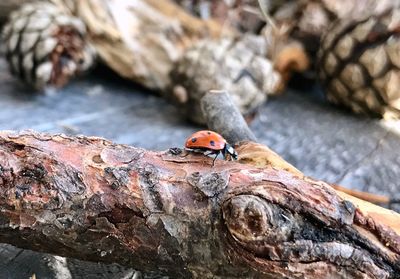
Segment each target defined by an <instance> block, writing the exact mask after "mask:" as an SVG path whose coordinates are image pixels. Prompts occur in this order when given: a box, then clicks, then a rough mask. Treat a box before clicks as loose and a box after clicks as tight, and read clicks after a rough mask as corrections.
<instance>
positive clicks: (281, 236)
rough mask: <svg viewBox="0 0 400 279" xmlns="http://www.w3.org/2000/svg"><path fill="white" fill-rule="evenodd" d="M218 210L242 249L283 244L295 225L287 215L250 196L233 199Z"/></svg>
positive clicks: (282, 210)
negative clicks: (221, 212) (250, 245)
mask: <svg viewBox="0 0 400 279" xmlns="http://www.w3.org/2000/svg"><path fill="white" fill-rule="evenodd" d="M222 211H223V218H224V219H225V224H226V226H227V228H228V230H229V232H230V233H231V234H232V236H234V237H235V239H236V240H238V241H239V242H241V243H242V244H244V245H246V246H247V244H249V243H254V242H260V241H262V242H265V243H275V242H283V241H286V240H288V239H289V238H290V236H291V232H292V229H293V224H295V223H296V222H294V221H293V215H292V214H291V213H290V212H288V211H285V210H284V209H282V208H280V207H279V206H277V205H274V204H270V203H269V202H267V201H266V200H263V199H262V198H260V197H258V196H254V195H239V196H235V197H233V198H231V199H229V200H227V201H226V202H225V203H224V205H223V207H222Z"/></svg>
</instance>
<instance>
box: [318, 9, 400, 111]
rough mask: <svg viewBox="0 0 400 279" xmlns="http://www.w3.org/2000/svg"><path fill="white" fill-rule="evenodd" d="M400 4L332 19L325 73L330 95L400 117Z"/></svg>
mask: <svg viewBox="0 0 400 279" xmlns="http://www.w3.org/2000/svg"><path fill="white" fill-rule="evenodd" d="M399 33H400V9H398V8H396V9H390V10H388V11H387V12H385V13H382V14H381V15H378V16H370V17H367V18H366V19H364V20H357V21H351V22H347V23H344V22H342V23H340V24H334V25H332V28H331V29H329V30H328V31H327V32H326V36H325V37H324V38H323V40H322V48H321V50H320V54H319V63H318V64H319V75H320V79H321V81H322V83H323V85H324V87H325V88H326V91H327V98H328V100H329V101H331V102H333V103H335V104H340V105H344V106H346V107H348V108H350V109H351V110H353V111H354V112H356V113H362V114H369V115H373V116H382V117H384V118H393V117H394V118H399V117H400V91H399V88H400V36H399Z"/></svg>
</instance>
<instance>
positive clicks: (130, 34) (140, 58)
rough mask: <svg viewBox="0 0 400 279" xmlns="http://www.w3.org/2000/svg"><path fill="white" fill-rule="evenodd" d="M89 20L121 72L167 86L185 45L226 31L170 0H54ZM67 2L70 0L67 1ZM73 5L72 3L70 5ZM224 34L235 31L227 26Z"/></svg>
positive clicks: (102, 50) (99, 46)
mask: <svg viewBox="0 0 400 279" xmlns="http://www.w3.org/2000/svg"><path fill="white" fill-rule="evenodd" d="M51 1H53V2H55V3H56V4H58V5H60V6H62V7H64V8H66V10H69V11H72V12H73V13H74V15H76V16H78V17H79V18H80V19H81V20H83V22H84V23H85V24H86V26H87V28H88V30H89V32H90V34H91V42H92V43H93V45H94V47H95V48H96V50H97V51H98V53H99V56H100V58H101V59H102V60H103V61H104V62H105V63H106V64H107V65H108V66H109V67H110V68H112V69H113V70H114V71H115V72H117V73H118V74H119V75H121V76H122V77H125V78H128V79H131V80H133V81H135V82H138V83H140V84H142V85H143V86H146V87H148V88H151V89H156V90H161V91H162V90H166V89H167V88H168V87H169V86H170V83H171V82H170V78H169V72H170V71H171V69H172V68H173V67H174V63H175V62H176V61H177V60H178V59H179V58H180V57H181V56H182V54H183V52H184V50H185V49H186V48H187V47H189V46H191V45H192V44H193V43H194V42H196V41H197V40H199V39H201V38H213V37H214V38H215V37H219V36H221V34H222V25H221V24H219V23H218V22H216V21H213V20H209V21H205V20H200V19H198V18H196V17H194V16H191V15H189V14H188V13H186V12H185V11H184V10H183V9H181V8H180V7H179V6H177V5H176V4H174V3H172V2H171V1H169V0H165V1H156V0H138V1H118V0H110V1H109V0H107V1H106V0H101V1H94V0H88V1H77V0H70V1H69V3H73V4H74V5H71V4H70V5H68V7H66V4H65V3H66V2H65V1H60V0H51ZM67 2H68V1H67ZM71 6H72V7H71ZM224 34H225V35H232V34H233V33H231V31H230V30H225V32H224Z"/></svg>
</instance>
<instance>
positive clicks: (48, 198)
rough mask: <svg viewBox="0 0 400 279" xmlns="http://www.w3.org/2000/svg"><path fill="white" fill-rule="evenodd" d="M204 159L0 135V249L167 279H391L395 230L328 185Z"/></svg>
mask: <svg viewBox="0 0 400 279" xmlns="http://www.w3.org/2000/svg"><path fill="white" fill-rule="evenodd" d="M211 160H212V159H211V158H207V157H204V156H202V155H195V154H185V153H182V152H181V150H179V149H171V150H169V151H166V152H158V153H156V152H150V151H146V150H143V149H138V148H133V147H129V146H125V145H116V144H113V143H111V142H109V141H106V140H104V139H100V138H86V137H75V138H71V137H66V136H62V135H47V134H38V133H34V132H25V133H21V134H14V133H12V132H2V133H0V241H1V242H4V243H10V244H13V245H16V246H19V247H23V248H29V249H33V250H39V251H46V252H50V253H54V254H58V255H64V256H69V257H75V258H80V259H85V260H92V261H104V262H118V263H120V264H122V265H128V266H133V267H135V268H138V269H141V270H147V271H149V270H151V271H154V270H158V271H159V272H160V274H167V275H170V276H172V277H175V278H179V277H185V278H191V277H194V278H196V277H197V278H215V276H221V277H230V278H244V277H250V278H270V277H273V278H287V277H289V278H293V277H295V276H300V277H308V278H327V277H329V278H337V277H339V278H349V277H354V278H398V274H399V273H400V236H399V230H397V231H396V229H393V228H392V229H391V228H389V227H388V226H387V225H385V223H384V222H383V221H381V220H379V219H372V218H371V217H370V216H368V215H367V214H366V213H364V212H362V211H361V210H358V209H357V208H355V206H354V205H353V204H352V203H351V202H349V201H345V200H343V199H342V198H341V197H339V196H338V195H337V193H336V192H335V191H334V190H333V189H332V188H330V187H329V186H328V185H326V184H324V183H321V182H316V181H312V180H310V179H302V178H301V177H300V176H296V175H294V174H291V173H289V172H286V171H282V170H275V169H272V168H267V169H257V168H255V167H252V166H249V165H243V164H239V163H235V162H225V161H221V160H218V161H217V162H216V165H215V167H213V168H212V167H211ZM393 214H394V215H393V218H398V220H400V219H399V216H398V215H396V214H395V213H393ZM393 220H394V219H393ZM213 276H214V277H213Z"/></svg>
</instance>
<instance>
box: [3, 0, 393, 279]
mask: <svg viewBox="0 0 400 279" xmlns="http://www.w3.org/2000/svg"><path fill="white" fill-rule="evenodd" d="M37 2H38V1H20V0H14V1H13V0H6V1H3V2H2V3H0V11H1V12H0V21H1V22H2V28H3V35H2V39H1V47H2V52H1V55H0V108H1V109H0V129H1V130H22V129H33V130H36V131H42V132H50V133H65V134H68V135H78V134H82V135H86V136H99V137H104V138H107V139H109V140H112V141H114V142H117V143H122V144H129V145H133V146H137V147H143V148H147V149H152V150H165V149H168V148H170V147H183V144H184V142H185V139H186V138H187V136H189V135H190V134H191V133H193V132H194V131H196V130H200V129H204V128H206V126H205V123H204V118H203V115H202V112H201V110H200V108H199V100H200V99H201V97H202V96H203V95H204V93H205V92H207V91H208V90H210V89H225V90H228V91H229V93H230V94H231V96H232V98H233V100H234V101H235V103H236V104H237V105H238V107H239V108H240V110H241V112H242V113H243V114H244V115H245V117H246V119H247V120H248V123H249V126H250V128H251V130H252V131H253V132H254V133H255V135H256V137H257V138H258V140H259V141H260V142H261V143H263V144H266V145H268V146H269V147H270V148H272V149H273V150H274V151H276V152H277V153H278V154H280V155H281V156H282V157H283V158H284V159H286V160H287V161H288V162H290V163H291V164H293V165H294V166H296V167H297V168H298V169H300V170H301V171H303V172H304V173H305V174H306V175H308V176H312V177H314V178H317V179H321V180H325V181H327V182H329V183H335V184H340V185H343V186H346V187H348V188H351V189H357V190H362V191H368V192H371V193H375V194H382V195H386V196H390V197H394V198H400V195H399V194H398V183H399V182H398V181H399V178H400V156H399V155H400V139H399V137H400V124H399V123H400V122H399V121H398V120H397V119H398V118H399V115H400V91H399V88H400V72H399V66H400V45H399V32H400V9H399V8H398V4H399V1H378V0H376V1H373V0H347V1H333V0H332V1H329V0H315V1H314V0H304V1H303V0H301V1H289V0H287V1H285V0H281V1H251V0H247V1H245V0H243V1H227V0H226V1H201V0H198V1H196V0H176V1H152V0H148V1H146V0H137V1H135V0H131V1H117V0H115V1H112V0H109V1H107V0H103V1H77V0H76V1H74V0H70V1H68V0H65V1H63V0H52V1H42V2H40V3H37ZM367 7H368V8H367ZM393 208H394V209H395V210H400V208H396V207H395V206H394V207H393ZM32 276H36V277H37V278H140V277H139V274H138V273H135V271H134V270H132V269H125V268H122V267H120V266H117V265H101V264H97V263H86V262H81V261H77V260H72V259H65V258H61V257H54V256H51V255H47V254H40V253H35V252H31V251H26V250H21V249H17V248H14V247H11V246H9V245H0V278H29V277H32ZM135 276H136V277H135ZM140 276H143V277H144V278H154V277H151V274H149V275H144V274H142V275H140Z"/></svg>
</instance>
